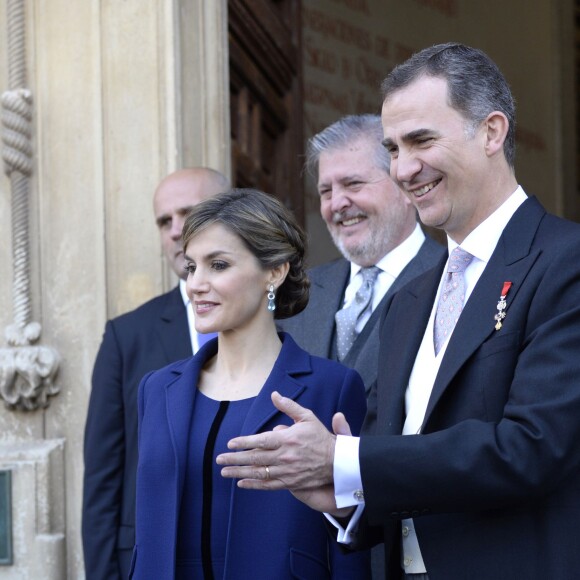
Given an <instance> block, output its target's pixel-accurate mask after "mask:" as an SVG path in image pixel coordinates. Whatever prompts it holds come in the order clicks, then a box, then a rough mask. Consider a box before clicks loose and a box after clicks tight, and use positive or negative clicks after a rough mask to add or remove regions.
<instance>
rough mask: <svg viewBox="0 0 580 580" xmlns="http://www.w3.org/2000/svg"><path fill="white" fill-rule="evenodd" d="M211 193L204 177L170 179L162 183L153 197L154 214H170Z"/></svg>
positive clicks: (201, 199)
mask: <svg viewBox="0 0 580 580" xmlns="http://www.w3.org/2000/svg"><path fill="white" fill-rule="evenodd" d="M211 193H213V191H210V189H209V188H208V187H207V186H206V184H205V180H204V179H201V178H200V179H195V180H194V179H172V180H168V181H166V182H164V183H162V184H161V185H160V186H159V188H158V189H157V191H156V192H155V196H154V198H153V209H154V211H155V214H156V215H158V216H159V215H163V214H172V213H174V212H177V211H179V210H180V209H182V208H186V207H191V206H194V205H196V204H198V203H199V202H201V201H203V200H204V199H206V198H207V197H209V196H210V195H211Z"/></svg>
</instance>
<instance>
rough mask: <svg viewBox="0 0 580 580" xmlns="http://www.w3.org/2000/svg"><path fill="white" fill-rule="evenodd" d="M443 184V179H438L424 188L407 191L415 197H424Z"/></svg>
mask: <svg viewBox="0 0 580 580" xmlns="http://www.w3.org/2000/svg"><path fill="white" fill-rule="evenodd" d="M440 183H441V179H437V180H436V181H432V182H431V183H428V184H427V185H424V186H423V187H418V188H417V189H413V190H407V191H409V193H412V194H413V195H414V196H415V197H423V196H424V195H425V194H426V193H428V192H430V191H431V190H432V189H433V188H434V187H436V186H437V185H439V184H440Z"/></svg>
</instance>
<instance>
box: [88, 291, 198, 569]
mask: <svg viewBox="0 0 580 580" xmlns="http://www.w3.org/2000/svg"><path fill="white" fill-rule="evenodd" d="M187 356H191V340H190V337H189V327H188V324H187V312H186V310H185V306H184V304H183V298H182V297H181V293H180V291H179V287H177V288H174V289H173V290H171V291H170V292H167V293H166V294H162V295H161V296H157V297H156V298H153V299H152V300H150V301H149V302H147V303H146V304H143V305H142V306H140V307H139V308H136V309H135V310H133V311H131V312H128V313H126V314H123V315H121V316H118V317H117V318H115V319H113V320H110V321H109V322H107V325H106V327H105V333H104V336H103V341H102V343H101V347H100V349H99V353H98V355H97V359H96V361H95V366H94V369H93V380H92V391H91V399H90V403H89V411H88V415H87V423H86V428H85V445H84V458H85V472H84V490H83V527H82V530H83V549H84V556H85V570H86V578H87V580H121V579H125V578H127V575H128V573H129V566H130V564H131V554H132V552H133V546H134V545H135V478H136V474H137V389H138V387H139V382H140V381H141V379H142V378H143V376H144V375H145V374H146V373H148V372H150V371H152V370H154V369H158V368H161V367H164V366H165V365H167V364H169V363H171V362H173V361H176V360H180V359H183V358H185V357H187Z"/></svg>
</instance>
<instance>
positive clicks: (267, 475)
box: [266, 465, 270, 481]
mask: <svg viewBox="0 0 580 580" xmlns="http://www.w3.org/2000/svg"><path fill="white" fill-rule="evenodd" d="M268 479H270V468H269V467H268V466H267V465H266V481H267V480H268Z"/></svg>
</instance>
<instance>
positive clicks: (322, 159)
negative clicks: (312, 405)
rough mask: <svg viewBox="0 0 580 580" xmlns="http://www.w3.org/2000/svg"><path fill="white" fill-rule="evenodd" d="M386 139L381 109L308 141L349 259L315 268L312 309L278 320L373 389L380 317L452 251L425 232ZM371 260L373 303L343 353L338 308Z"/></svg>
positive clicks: (323, 209)
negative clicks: (394, 171)
mask: <svg viewBox="0 0 580 580" xmlns="http://www.w3.org/2000/svg"><path fill="white" fill-rule="evenodd" d="M382 139H383V128H382V125H381V118H380V116H379V115H351V116H348V117H344V118H342V119H340V120H339V121H337V122H335V123H333V124H332V125H330V126H329V127H327V128H326V129H324V130H323V131H321V132H320V133H318V134H317V135H315V136H314V137H312V138H311V139H310V141H309V142H308V147H307V152H306V169H307V170H308V172H309V173H310V174H311V175H312V177H313V178H314V179H315V180H316V182H317V188H318V192H319V195H320V213H321V215H322V218H323V220H324V221H325V223H326V226H327V228H328V231H329V232H330V235H331V236H332V239H333V241H334V243H335V245H336V247H337V248H338V249H339V250H340V252H341V253H342V255H343V256H344V258H342V259H338V260H335V261H332V262H330V263H328V264H323V265H322V266H318V267H316V268H313V269H312V270H310V271H309V272H308V276H309V278H310V281H311V287H310V299H309V302H308V306H307V308H306V309H305V310H304V311H303V312H301V313H300V314H299V315H297V316H294V317H293V318H289V319H287V320H282V321H280V322H279V326H280V328H281V329H282V330H285V331H286V332H288V333H290V334H291V335H292V337H293V338H294V340H296V342H297V343H298V344H299V345H300V346H301V347H302V348H304V349H305V350H306V351H308V352H309V353H310V354H314V355H316V356H322V357H326V358H331V359H335V360H340V361H341V362H342V363H344V364H345V365H346V366H348V367H350V368H353V369H355V370H356V371H358V373H359V374H360V375H361V377H362V379H363V382H364V384H365V388H366V390H367V393H368V392H369V391H370V388H371V385H372V384H373V383H374V381H375V380H376V378H377V368H378V356H379V325H378V320H379V318H380V313H381V312H382V310H383V308H384V306H385V304H386V303H387V302H388V301H389V300H390V299H391V297H392V296H393V294H394V293H395V292H396V291H397V290H398V289H399V288H401V287H402V286H403V285H404V284H405V283H406V282H408V281H409V280H412V279H413V278H414V277H415V276H417V275H419V274H421V273H422V272H424V271H425V270H428V269H430V268H433V267H434V266H435V264H436V263H437V262H438V261H439V259H440V258H441V257H442V256H443V255H444V253H445V250H444V248H443V247H442V246H440V245H439V244H437V243H436V242H434V241H433V240H432V239H431V238H428V237H425V235H424V234H423V232H422V230H421V227H420V226H419V224H418V223H417V219H416V211H415V208H414V207H413V205H412V204H411V202H410V201H409V200H408V199H407V198H406V197H405V195H404V194H403V192H402V191H401V190H400V188H399V186H398V185H396V183H395V182H394V181H393V180H392V179H391V178H390V176H389V167H390V156H389V154H388V153H387V152H386V151H385V149H384V147H383V145H382ZM372 266H377V267H378V268H379V269H380V270H379V272H378V274H377V277H376V280H375V281H374V284H373V291H372V296H371V299H370V301H369V305H368V308H367V309H366V310H365V311H364V312H362V313H361V314H360V315H359V317H358V319H357V321H356V328H355V336H354V341H353V342H352V346H350V348H348V350H346V349H345V350H346V353H344V355H342V353H341V352H340V349H339V348H337V322H336V316H337V312H339V311H340V310H341V309H343V308H349V307H350V306H351V305H352V304H353V302H356V300H357V298H356V294H357V291H358V289H359V288H360V287H361V285H362V280H363V271H364V270H365V269H366V268H369V267H372ZM338 317H340V314H339V315H338Z"/></svg>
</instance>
